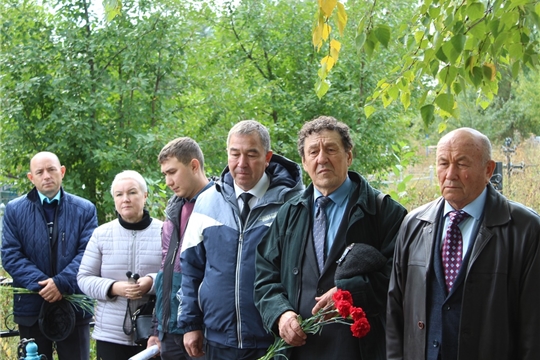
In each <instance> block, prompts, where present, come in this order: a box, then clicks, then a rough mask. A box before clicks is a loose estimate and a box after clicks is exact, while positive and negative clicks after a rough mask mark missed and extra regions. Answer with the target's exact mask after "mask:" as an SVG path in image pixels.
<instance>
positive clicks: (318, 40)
mask: <svg viewBox="0 0 540 360" xmlns="http://www.w3.org/2000/svg"><path fill="white" fill-rule="evenodd" d="M312 41H313V46H314V47H316V48H317V51H319V49H320V48H321V46H322V31H321V28H320V27H319V26H316V27H315V28H314V29H313V37H312Z"/></svg>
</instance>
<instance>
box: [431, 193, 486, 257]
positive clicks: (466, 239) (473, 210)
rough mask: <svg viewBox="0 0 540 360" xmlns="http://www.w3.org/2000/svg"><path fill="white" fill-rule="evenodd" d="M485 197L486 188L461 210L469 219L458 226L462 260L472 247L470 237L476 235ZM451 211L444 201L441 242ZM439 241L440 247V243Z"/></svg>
mask: <svg viewBox="0 0 540 360" xmlns="http://www.w3.org/2000/svg"><path fill="white" fill-rule="evenodd" d="M486 197H487V188H485V189H484V191H482V193H481V194H480V195H479V196H478V197H477V198H476V199H474V200H473V201H472V202H471V203H470V204H468V205H466V206H465V207H464V208H463V209H462V210H463V211H465V212H466V213H467V214H469V217H468V218H467V219H465V220H463V221H462V222H461V223H460V224H459V225H458V226H459V229H460V230H461V235H462V237H463V250H464V251H462V254H461V256H462V258H464V257H465V255H466V254H467V252H469V250H470V247H472V243H474V241H472V240H473V239H472V237H473V236H475V235H476V234H477V233H478V227H479V226H480V221H481V220H482V213H483V211H484V205H485V203H486ZM451 211H455V209H454V208H453V207H452V206H451V205H450V204H449V203H448V202H446V201H445V204H444V213H443V217H444V228H443V229H444V231H443V232H442V234H441V236H442V240H443V241H444V237H445V234H446V229H447V228H448V223H449V222H450V218H449V217H448V213H449V212H451ZM443 241H441V247H442V243H443Z"/></svg>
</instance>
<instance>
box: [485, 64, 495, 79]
mask: <svg viewBox="0 0 540 360" xmlns="http://www.w3.org/2000/svg"><path fill="white" fill-rule="evenodd" d="M484 66H485V67H486V68H489V69H491V74H490V75H491V76H490V78H489V80H490V81H493V80H495V76H496V75H497V69H496V68H495V65H494V64H491V63H485V64H484Z"/></svg>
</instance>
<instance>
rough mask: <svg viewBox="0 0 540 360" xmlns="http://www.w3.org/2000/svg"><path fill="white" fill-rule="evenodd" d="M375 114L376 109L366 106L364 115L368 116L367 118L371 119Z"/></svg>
mask: <svg viewBox="0 0 540 360" xmlns="http://www.w3.org/2000/svg"><path fill="white" fill-rule="evenodd" d="M374 112H375V108H374V107H373V106H371V105H367V106H364V114H366V118H369V117H370V116H371V114H373V113H374Z"/></svg>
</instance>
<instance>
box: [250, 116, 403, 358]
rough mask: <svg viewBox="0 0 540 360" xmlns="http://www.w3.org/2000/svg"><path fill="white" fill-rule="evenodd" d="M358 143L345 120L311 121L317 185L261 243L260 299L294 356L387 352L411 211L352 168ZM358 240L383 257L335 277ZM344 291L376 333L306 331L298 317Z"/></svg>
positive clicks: (309, 145) (306, 142)
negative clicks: (392, 282)
mask: <svg viewBox="0 0 540 360" xmlns="http://www.w3.org/2000/svg"><path fill="white" fill-rule="evenodd" d="M352 148H353V143H352V139H351V137H350V134H349V128H348V127H347V125H346V124H344V123H342V122H339V121H337V120H336V119H334V118H332V117H329V116H321V117H319V118H317V119H314V120H312V121H310V122H307V123H306V124H304V126H303V127H302V129H301V130H300V132H299V139H298V152H299V153H300V156H301V157H302V165H303V167H304V170H305V171H307V173H308V174H309V176H310V178H311V180H312V184H311V185H310V186H309V187H308V188H307V189H306V190H305V192H304V193H303V194H302V195H300V196H299V197H296V198H294V199H292V200H290V201H288V202H287V203H285V204H284V205H283V207H282V208H281V209H280V211H279V212H278V215H277V217H276V219H275V220H274V223H273V224H272V226H271V228H270V230H269V232H268V233H267V234H266V236H265V237H264V238H263V239H262V241H261V243H260V245H259V246H258V248H257V259H256V278H255V303H256V306H257V308H258V310H259V312H260V313H261V316H262V318H263V322H264V324H265V326H266V327H267V328H268V329H270V330H272V331H273V332H274V333H276V334H279V336H281V338H283V339H284V340H285V341H286V342H287V343H288V344H290V345H292V346H293V348H292V350H289V351H288V353H287V356H288V358H289V359H290V360H298V359H370V360H372V359H380V360H383V359H384V358H385V333H384V321H385V318H384V316H385V306H386V292H387V289H388V281H389V276H390V272H391V267H392V257H393V253H394V243H395V239H396V235H397V231H398V229H399V225H400V223H401V221H402V220H403V218H404V216H405V214H406V210H405V209H404V208H403V207H402V206H401V205H399V204H398V203H397V202H395V201H393V200H392V199H390V198H389V197H385V196H381V195H380V193H379V192H378V191H377V190H375V189H373V188H372V187H371V186H370V185H369V184H368V183H367V182H366V180H365V179H364V178H362V177H361V176H360V175H359V174H358V173H356V172H352V171H348V169H349V167H350V165H351V163H352ZM352 243H358V244H356V245H358V247H359V248H363V249H367V250H368V251H370V252H371V253H374V254H376V255H377V256H379V257H383V261H382V262H381V263H379V265H378V266H372V267H371V268H369V269H366V270H364V271H362V272H360V273H358V272H357V273H354V274H351V275H350V276H348V277H339V278H336V277H335V275H336V271H338V264H337V261H338V260H339V259H340V257H341V256H342V254H343V253H344V251H345V249H346V248H347V247H348V245H350V244H352ZM366 260H369V259H366ZM337 289H343V290H348V291H349V292H350V293H351V294H352V296H353V301H354V305H355V306H357V307H361V308H363V310H364V311H365V313H366V315H367V318H368V320H369V322H370V325H371V331H370V332H369V333H368V335H367V336H365V337H364V338H362V339H357V338H354V337H353V336H352V333H351V330H350V328H349V327H348V326H344V325H342V324H333V325H327V326H325V327H323V330H322V332H321V333H320V334H315V335H306V334H305V333H304V332H303V331H302V329H301V327H300V322H299V321H300V320H299V315H300V316H301V317H302V318H304V319H305V318H308V317H310V316H312V315H313V314H315V313H317V312H318V311H319V310H320V309H322V308H324V307H326V306H327V305H331V301H332V295H333V294H334V293H335V292H336V291H337Z"/></svg>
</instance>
